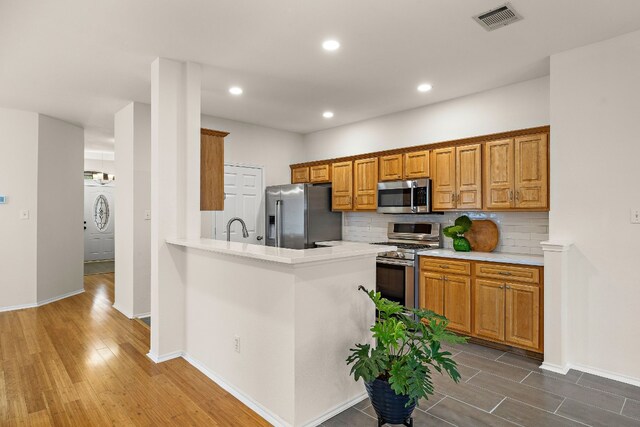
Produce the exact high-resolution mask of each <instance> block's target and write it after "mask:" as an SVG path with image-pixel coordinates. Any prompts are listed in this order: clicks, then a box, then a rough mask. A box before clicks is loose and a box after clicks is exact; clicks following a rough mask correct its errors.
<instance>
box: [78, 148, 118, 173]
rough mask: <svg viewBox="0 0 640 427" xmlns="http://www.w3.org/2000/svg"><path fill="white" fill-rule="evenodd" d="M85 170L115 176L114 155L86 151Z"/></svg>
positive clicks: (104, 152) (105, 152) (111, 153)
mask: <svg viewBox="0 0 640 427" xmlns="http://www.w3.org/2000/svg"><path fill="white" fill-rule="evenodd" d="M84 170H86V171H98V172H104V173H110V174H115V173H116V162H115V161H114V153H113V152H107V151H85V152H84Z"/></svg>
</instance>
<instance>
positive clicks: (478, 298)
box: [473, 279, 504, 341]
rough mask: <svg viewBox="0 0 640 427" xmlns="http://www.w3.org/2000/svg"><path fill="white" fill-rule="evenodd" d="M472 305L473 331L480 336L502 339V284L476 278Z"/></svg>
mask: <svg viewBox="0 0 640 427" xmlns="http://www.w3.org/2000/svg"><path fill="white" fill-rule="evenodd" d="M473 306H474V308H475V319H474V320H475V321H474V324H473V333H474V335H475V336H477V337H480V338H488V339H490V340H496V341H504V284H503V283H502V282H496V281H493V280H483V279H476V280H475V286H474V297H473Z"/></svg>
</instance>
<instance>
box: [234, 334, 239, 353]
mask: <svg viewBox="0 0 640 427" xmlns="http://www.w3.org/2000/svg"><path fill="white" fill-rule="evenodd" d="M233 349H234V350H235V351H236V353H240V337H239V336H238V335H236V336H235V337H233Z"/></svg>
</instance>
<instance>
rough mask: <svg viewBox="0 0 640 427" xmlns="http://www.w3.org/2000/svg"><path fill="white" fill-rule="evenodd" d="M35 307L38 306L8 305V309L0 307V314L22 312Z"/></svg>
mask: <svg viewBox="0 0 640 427" xmlns="http://www.w3.org/2000/svg"><path fill="white" fill-rule="evenodd" d="M37 306H38V304H37V303H31V304H19V305H10V306H8V307H0V313H2V312H3V311H15V310H23V309H25V308H35V307H37Z"/></svg>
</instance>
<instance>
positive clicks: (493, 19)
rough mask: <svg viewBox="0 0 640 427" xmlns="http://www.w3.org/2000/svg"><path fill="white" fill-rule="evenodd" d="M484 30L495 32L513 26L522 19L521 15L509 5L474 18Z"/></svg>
mask: <svg viewBox="0 0 640 427" xmlns="http://www.w3.org/2000/svg"><path fill="white" fill-rule="evenodd" d="M473 19H475V20H476V22H477V23H478V24H480V26H481V27H482V28H484V29H485V30H487V31H493V30H496V29H498V28H502V27H504V26H506V25H509V24H513V23H514V22H518V21H520V20H521V19H522V15H520V14H519V13H518V12H516V10H515V9H514V8H513V6H511V5H510V4H509V3H506V4H504V5H503V6H498V7H496V8H495V9H491V10H489V11H487V12H483V13H481V14H480V15H476V16H474V17H473Z"/></svg>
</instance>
